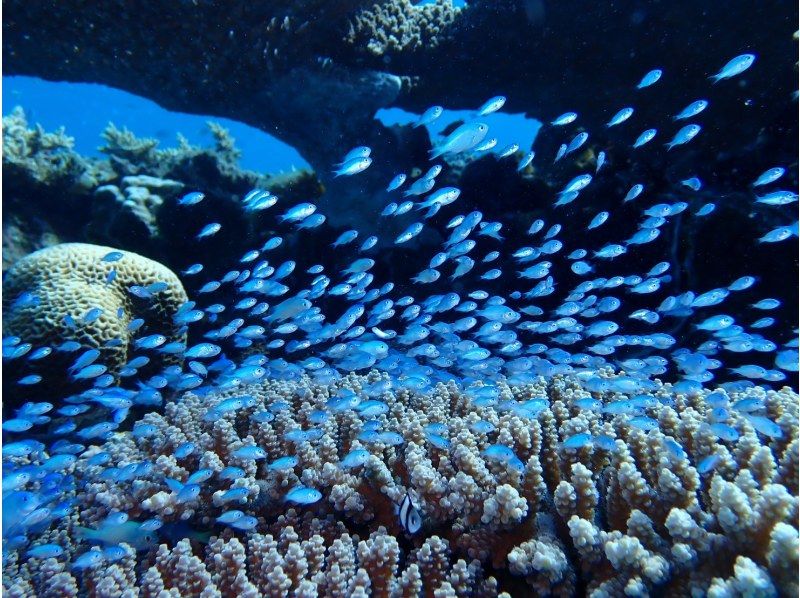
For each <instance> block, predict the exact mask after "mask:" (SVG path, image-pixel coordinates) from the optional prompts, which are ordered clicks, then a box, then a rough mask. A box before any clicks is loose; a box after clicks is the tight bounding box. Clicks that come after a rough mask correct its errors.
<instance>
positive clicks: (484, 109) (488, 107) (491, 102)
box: [478, 96, 506, 116]
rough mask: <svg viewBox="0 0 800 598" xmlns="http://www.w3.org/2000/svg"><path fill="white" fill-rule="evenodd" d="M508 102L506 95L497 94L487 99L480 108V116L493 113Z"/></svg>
mask: <svg viewBox="0 0 800 598" xmlns="http://www.w3.org/2000/svg"><path fill="white" fill-rule="evenodd" d="M505 103H506V97H505V96H495V97H493V98H490V99H488V100H486V102H484V103H483V105H482V106H481V107H480V108H478V116H486V115H487V114H491V113H492V112H497V111H498V110H500V108H502V107H503V106H504V105H505Z"/></svg>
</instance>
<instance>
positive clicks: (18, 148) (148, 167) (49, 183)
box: [3, 108, 322, 270]
mask: <svg viewBox="0 0 800 598" xmlns="http://www.w3.org/2000/svg"><path fill="white" fill-rule="evenodd" d="M208 126H209V128H210V130H211V132H212V133H213V135H214V138H215V144H214V147H213V148H201V147H196V146H192V145H190V144H189V143H188V142H187V141H186V140H185V139H183V138H181V137H180V136H179V143H178V147H176V148H167V149H160V148H159V147H158V141H157V140H155V139H147V138H139V137H136V136H135V135H134V134H133V133H132V132H131V131H128V130H126V129H118V128H117V127H115V126H114V125H113V124H110V125H109V126H108V127H107V128H106V130H105V131H104V134H103V137H104V140H105V144H104V145H103V147H102V148H101V150H102V151H103V153H104V154H105V155H106V156H107V159H96V158H87V157H84V156H81V155H80V154H78V153H76V152H75V151H74V150H73V149H72V139H71V138H70V137H68V136H66V135H65V134H64V132H63V131H58V132H55V133H49V132H45V131H44V130H43V129H42V128H41V126H39V125H34V126H33V127H31V126H30V125H29V124H28V122H27V119H26V117H25V113H24V112H23V111H22V110H21V109H20V108H16V109H14V110H13V111H12V112H11V113H10V114H9V115H7V116H5V117H4V118H3V146H4V148H5V151H4V152H3V190H4V198H3V199H4V201H3V233H4V234H3V268H4V270H5V269H7V268H8V267H10V266H11V265H12V264H13V263H14V262H15V261H16V260H18V259H20V258H21V257H22V256H24V255H26V254H27V253H30V252H32V251H35V250H37V249H41V248H43V247H47V246H50V245H55V244H57V243H59V242H88V243H95V244H100V245H104V244H107V245H113V246H115V247H119V248H121V249H124V250H130V251H135V252H138V253H141V254H144V255H147V256H148V257H151V258H153V259H156V260H158V261H160V262H162V263H164V264H165V265H167V266H168V267H170V268H171V269H173V270H179V269H181V268H185V267H186V265H187V264H186V263H185V262H184V259H185V258H184V257H183V256H185V255H186V254H187V253H188V251H187V248H186V241H185V240H186V239H187V238H192V237H193V236H194V235H195V234H196V233H197V232H198V231H199V229H200V228H201V227H202V226H203V225H204V224H206V223H207V220H202V219H201V218H199V217H198V216H197V215H195V214H187V212H186V210H185V209H184V208H181V207H180V206H178V205H177V201H178V199H179V198H180V197H181V196H182V195H183V194H184V193H186V192H188V191H192V190H195V189H198V188H201V189H204V190H205V194H206V196H207V197H206V200H205V204H204V207H205V208H206V211H205V217H206V218H209V219H215V220H217V221H219V222H221V223H223V224H224V225H228V226H230V228H232V229H236V230H239V231H242V230H244V231H246V232H247V233H248V234H249V233H255V232H257V231H260V230H262V229H263V225H264V222H263V218H262V217H260V216H259V215H258V214H253V213H247V212H246V211H245V210H244V209H243V207H242V204H241V201H240V198H241V197H242V195H244V194H245V193H247V192H248V191H250V190H251V189H253V188H254V187H262V188H269V189H270V190H272V191H273V192H276V193H280V194H281V197H282V198H286V199H287V200H289V201H291V200H293V199H297V200H298V201H300V199H301V198H302V199H308V198H315V197H318V196H319V195H320V193H321V192H322V188H321V185H320V183H319V181H318V180H317V178H316V177H315V176H314V174H313V173H310V172H308V171H306V170H301V171H295V172H290V173H275V174H259V173H256V172H252V171H247V170H242V169H241V168H240V167H239V166H238V165H237V160H238V158H239V150H238V149H237V148H236V147H235V142H234V140H233V138H232V137H231V136H230V134H229V133H228V131H227V130H226V129H224V128H223V127H221V126H219V125H217V124H215V123H213V122H209V123H208ZM262 234H263V233H262ZM242 238H243V236H242V235H237V236H236V237H231V238H229V239H226V240H225V243H224V246H225V247H226V250H225V251H224V252H219V251H217V252H215V254H216V255H218V256H220V258H221V259H220V262H222V261H227V262H229V261H230V259H231V256H232V255H236V254H237V253H240V252H242V251H244V249H243V245H242ZM221 247H223V244H220V245H219V247H217V248H216V249H220V248H221ZM209 265H213V260H212V262H210V263H209Z"/></svg>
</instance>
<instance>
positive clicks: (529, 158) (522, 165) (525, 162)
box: [517, 152, 536, 172]
mask: <svg viewBox="0 0 800 598" xmlns="http://www.w3.org/2000/svg"><path fill="white" fill-rule="evenodd" d="M535 157H536V152H528V153H527V154H525V155H524V156H523V157H522V159H521V160H520V161H519V164H517V172H522V171H523V170H525V169H526V168H527V167H528V166H529V165H530V163H531V162H533V159H534V158H535Z"/></svg>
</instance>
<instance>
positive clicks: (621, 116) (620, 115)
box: [606, 107, 633, 127]
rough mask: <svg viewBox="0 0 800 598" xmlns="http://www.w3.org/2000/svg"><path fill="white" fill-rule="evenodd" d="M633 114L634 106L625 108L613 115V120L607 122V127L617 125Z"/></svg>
mask: <svg viewBox="0 0 800 598" xmlns="http://www.w3.org/2000/svg"><path fill="white" fill-rule="evenodd" d="M631 116H633V108H630V107H628V108H623V109H622V110H620V111H619V112H617V113H616V114H615V115H614V116H612V117H611V120H610V121H608V123H607V124H606V126H607V127H614V126H616V125H619V124H622V123H624V122H625V121H626V120H628V119H629V118H630V117H631Z"/></svg>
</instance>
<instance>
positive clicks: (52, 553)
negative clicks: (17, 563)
mask: <svg viewBox="0 0 800 598" xmlns="http://www.w3.org/2000/svg"><path fill="white" fill-rule="evenodd" d="M26 554H27V555H28V557H29V558H33V559H53V558H56V557H59V556H61V555H62V554H64V549H63V548H62V547H61V546H59V545H58V544H40V545H39V546H34V547H33V548H31V549H30V550H29V551H28V552H27V553H26Z"/></svg>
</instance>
